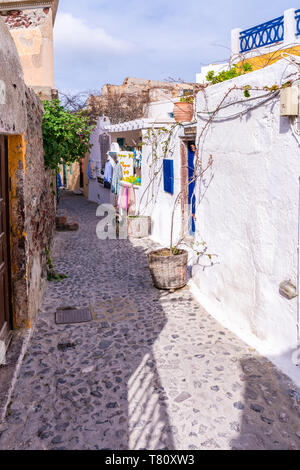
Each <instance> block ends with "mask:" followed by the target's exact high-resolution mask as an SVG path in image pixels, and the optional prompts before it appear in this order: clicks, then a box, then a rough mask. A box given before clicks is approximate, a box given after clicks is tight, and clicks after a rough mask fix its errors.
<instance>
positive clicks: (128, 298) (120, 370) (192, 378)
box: [0, 196, 300, 450]
mask: <svg viewBox="0 0 300 470" xmlns="http://www.w3.org/2000/svg"><path fill="white" fill-rule="evenodd" d="M62 204H63V206H65V207H67V208H68V211H69V214H71V215H76V216H78V217H79V219H80V230H79V231H78V232H75V233H58V234H57V235H56V241H55V248H54V250H53V253H54V260H55V265H56V271H57V272H63V273H66V274H68V276H69V277H68V279H66V280H64V281H63V282H61V283H49V284H48V288H47V292H46V295H45V299H44V303H43V305H42V308H41V312H40V314H39V317H38V320H37V323H36V328H35V331H34V334H33V337H32V340H31V342H30V345H29V349H28V351H27V354H26V356H25V358H24V362H23V365H22V367H21V371H20V376H19V379H18V381H17V385H16V389H15V392H14V395H13V398H12V401H11V404H10V406H9V408H8V412H7V416H6V420H5V422H4V423H3V424H2V425H1V428H0V436H1V437H0V449H2V450H3V449H135V450H137V449H149V450H154V449H177V450H181V449H300V421H299V416H300V395H299V391H298V390H297V389H296V387H295V386H294V385H293V383H291V382H290V381H289V380H288V379H287V378H286V377H285V376H284V375H283V374H282V373H281V372H279V371H278V370H277V369H276V368H275V367H274V366H273V365H272V364H271V363H270V362H268V361H267V360H266V359H264V358H262V357H261V356H259V355H258V353H256V352H255V351H253V350H250V349H249V348H248V346H246V345H245V344H244V343H242V342H241V341H240V340H239V339H238V338H237V337H235V336H234V335H233V334H232V333H230V332H229V331H227V330H224V328H222V327H221V326H220V325H219V324H218V323H217V322H216V321H215V320H214V319H213V318H212V317H210V316H209V315H208V314H207V313H206V312H205V311H204V310H203V309H202V308H201V306H200V305H199V304H198V303H197V302H196V301H195V300H193V298H192V296H191V294H190V292H189V290H181V291H177V292H175V293H169V292H164V291H158V290H156V289H155V288H153V286H152V282H151V279H150V275H149V271H148V268H147V259H146V255H145V253H146V251H147V250H148V249H149V248H151V247H153V243H152V242H150V241H149V240H139V241H127V240H112V241H100V240H98V239H97V237H96V224H97V218H96V215H95V214H96V207H97V206H96V205H95V204H93V203H90V202H88V201H87V200H85V199H84V198H83V197H81V196H72V197H71V196H65V197H64V199H63V200H62ZM72 306H74V307H85V306H92V307H93V310H94V313H95V315H96V319H95V320H93V321H92V322H90V323H84V324H77V325H67V326H66V325H56V324H55V317H54V315H55V311H56V309H57V308H59V307H63V308H65V307H72ZM94 318H95V317H94Z"/></svg>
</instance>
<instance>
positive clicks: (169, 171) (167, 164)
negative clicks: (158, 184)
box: [164, 159, 174, 194]
mask: <svg viewBox="0 0 300 470" xmlns="http://www.w3.org/2000/svg"><path fill="white" fill-rule="evenodd" d="M164 190H165V191H166V192H167V193H170V194H174V162H173V160H166V159H164Z"/></svg>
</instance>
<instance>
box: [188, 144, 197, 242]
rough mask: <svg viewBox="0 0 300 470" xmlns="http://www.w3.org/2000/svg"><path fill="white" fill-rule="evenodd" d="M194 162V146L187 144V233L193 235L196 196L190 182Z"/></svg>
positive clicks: (192, 183) (194, 229)
mask: <svg viewBox="0 0 300 470" xmlns="http://www.w3.org/2000/svg"><path fill="white" fill-rule="evenodd" d="M194 160H195V146H194V144H190V143H189V144H188V181H189V191H188V204H189V233H190V235H194V234H195V231H196V228H195V219H194V215H195V214H196V196H195V194H194V190H195V182H191V181H192V180H193V178H194V168H195V166H194Z"/></svg>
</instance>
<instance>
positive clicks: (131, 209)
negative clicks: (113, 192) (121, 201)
mask: <svg viewBox="0 0 300 470" xmlns="http://www.w3.org/2000/svg"><path fill="white" fill-rule="evenodd" d="M135 211H136V198H135V191H134V187H133V185H131V186H130V187H129V192H128V214H129V215H135Z"/></svg>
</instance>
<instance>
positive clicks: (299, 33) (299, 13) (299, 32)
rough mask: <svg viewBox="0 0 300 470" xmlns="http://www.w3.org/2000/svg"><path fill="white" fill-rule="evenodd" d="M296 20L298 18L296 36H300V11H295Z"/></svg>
mask: <svg viewBox="0 0 300 470" xmlns="http://www.w3.org/2000/svg"><path fill="white" fill-rule="evenodd" d="M295 18H296V25H297V32H296V35H297V36H300V10H296V11H295Z"/></svg>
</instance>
